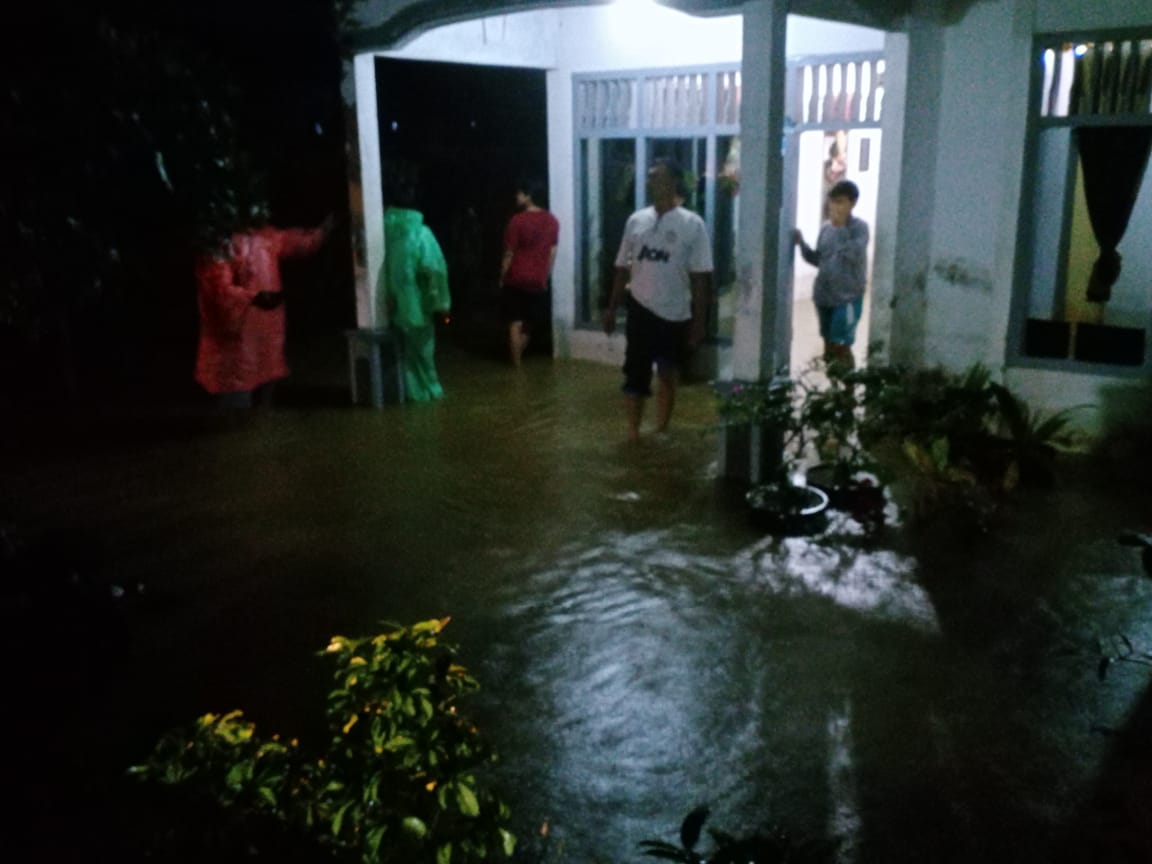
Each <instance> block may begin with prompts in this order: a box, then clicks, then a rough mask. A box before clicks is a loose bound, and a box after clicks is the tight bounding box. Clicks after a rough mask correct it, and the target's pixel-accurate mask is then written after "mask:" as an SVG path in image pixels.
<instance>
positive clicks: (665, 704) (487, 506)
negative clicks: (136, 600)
mask: <svg viewBox="0 0 1152 864" xmlns="http://www.w3.org/2000/svg"><path fill="white" fill-rule="evenodd" d="M442 372H443V377H444V380H445V383H446V387H447V390H448V398H447V399H446V400H445V401H444V402H443V403H439V404H436V405H414V406H404V407H402V408H401V407H397V406H390V407H389V408H387V409H386V410H384V411H381V412H374V411H353V410H350V409H349V408H348V407H347V406H346V405H345V404H340V405H327V406H321V407H313V406H306V405H304V406H294V405H293V404H292V403H291V400H290V399H289V400H288V401H287V404H285V405H284V406H283V407H282V408H281V409H279V410H277V411H275V412H272V413H270V414H268V415H265V416H260V417H257V418H253V420H252V421H251V422H248V423H245V424H241V425H238V426H236V427H235V428H230V429H226V430H215V431H212V432H210V433H205V434H201V435H192V436H184V437H181V438H180V439H178V440H174V441H164V440H158V441H155V442H152V443H150V444H149V445H148V446H141V447H111V448H108V452H103V451H98V456H99V458H91V456H90V454H89V455H85V454H80V455H78V456H75V457H74V458H73V456H70V455H68V454H67V453H53V454H52V457H51V459H49V460H47V461H46V464H33V463H29V464H28V466H26V467H20V468H19V469H17V470H12V471H10V472H9V474H8V476H7V477H6V480H7V481H8V482H10V484H11V486H10V488H12V489H13V490H14V493H16V494H19V496H20V497H19V498H18V500H19V501H20V502H21V503H24V504H26V505H27V506H28V510H29V512H30V513H39V514H40V515H41V516H42V517H43V518H44V519H45V520H51V519H59V518H60V516H61V514H64V515H65V516H66V517H68V518H76V514H83V519H84V520H85V521H86V523H87V524H88V526H89V527H90V528H91V530H92V531H93V533H94V534H96V535H97V536H99V537H101V538H103V539H104V541H105V542H106V544H107V548H109V549H111V550H115V553H116V556H117V560H116V562H115V566H116V569H117V572H118V575H122V576H123V578H124V579H125V580H126V581H128V582H135V581H137V580H139V581H143V582H145V583H146V584H147V585H148V588H149V591H150V593H151V596H152V597H155V598H157V600H156V602H155V604H154V605H153V606H150V607H148V608H147V609H146V613H147V614H146V617H145V618H144V619H143V621H142V623H141V624H140V625H139V631H138V633H137V634H136V635H135V637H134V638H135V639H136V643H135V644H134V646H133V649H132V650H133V651H134V654H133V659H132V664H133V665H131V669H132V670H133V672H132V674H133V675H138V677H139V681H140V682H141V684H140V686H139V687H132V686H129V684H126V685H125V687H124V694H125V697H124V698H123V699H121V700H120V701H116V702H110V703H109V704H110V707H109V712H111V714H110V716H112V717H113V719H114V720H115V724H116V725H117V728H118V730H122V729H128V728H130V727H129V726H128V724H129V723H135V724H137V725H140V726H144V727H149V723H154V724H156V725H159V724H160V722H161V721H163V722H164V723H165V724H167V723H169V722H177V721H183V720H185V719H186V718H189V717H191V716H194V714H195V713H198V712H200V711H204V710H227V709H229V708H231V707H235V706H237V705H242V706H244V707H253V708H256V709H259V710H260V711H263V715H264V716H266V717H272V718H275V719H277V720H285V718H286V719H287V722H288V723H289V725H291V723H292V721H293V720H294V715H295V712H298V711H302V710H304V706H303V703H304V701H305V697H306V695H307V692H308V691H307V687H305V686H302V684H301V682H302V681H303V680H304V678H305V675H304V673H302V672H301V668H302V666H304V664H305V662H306V658H309V657H310V656H311V652H313V651H315V650H316V649H317V648H318V646H322V645H324V644H326V641H327V638H328V636H329V635H330V634H331V633H332V632H345V633H358V632H365V631H367V630H368V629H369V628H371V627H373V626H376V624H377V622H379V621H381V620H393V621H401V622H412V621H415V620H419V619H422V618H427V617H433V616H442V615H451V616H452V617H453V624H452V626H451V628H450V629H449V630H448V632H447V633H446V636H447V637H449V638H450V639H451V640H456V641H459V642H460V644H461V649H462V650H461V660H462V662H464V663H465V664H466V665H467V666H469V667H470V668H471V669H472V670H473V671H474V672H475V673H476V676H477V677H478V679H479V680H480V683H481V687H482V689H481V691H480V693H479V694H478V696H477V700H478V701H477V703H476V710H477V712H478V714H479V716H478V720H479V725H480V727H481V729H482V731H483V732H484V733H485V734H486V735H487V736H488V737H489V738H491V739H492V740H493V742H494V743H495V745H496V747H497V749H498V751H499V752H500V754H501V756H502V760H501V763H500V765H499V769H498V776H497V777H496V779H497V780H498V781H499V783H500V784H501V785H502V787H503V789H504V792H505V795H506V797H507V798H508V799H509V801H510V803H511V804H512V806H513V811H514V814H515V819H516V821H517V824H516V829H517V831H518V833H520V834H521V836H522V838H523V840H524V844H523V845H524V857H523V860H525V861H533V860H540V858H539V855H537V854H536V853H539V852H540V847H541V842H540V841H539V839H536V840H533V839H532V838H533V836H534V832H535V831H536V830H537V829H538V828H539V826H540V825H541V824H543V823H544V822H545V821H546V820H547V822H548V824H549V825H550V842H551V844H552V845H551V852H550V855H549V858H548V860H549V861H564V862H573V864H575V862H594V861H599V862H613V864H618V862H626V861H637V860H641V856H640V855H639V854H638V850H637V845H636V844H637V842H638V841H639V840H641V839H644V838H648V837H655V836H660V837H663V838H664V839H668V840H671V841H674V840H675V837H676V830H677V828H678V825H679V822H680V819H681V818H682V817H683V816H684V815H685V814H686V813H687V812H688V811H689V810H690V809H691V808H693V807H695V806H696V805H698V804H700V803H708V804H710V805H711V806H712V807H713V811H714V816H713V820H712V823H711V824H713V825H715V826H716V827H718V828H722V829H725V830H728V831H731V832H733V833H738V834H739V833H746V832H751V831H753V830H756V829H759V828H763V827H766V826H768V825H770V824H772V823H779V824H781V825H783V826H784V827H786V828H788V829H790V830H791V831H792V832H793V833H795V834H797V835H798V836H801V837H814V838H819V839H829V840H830V841H832V843H833V845H834V846H835V847H836V852H835V855H834V860H838V861H842V862H861V864H900V862H917V864H922V862H943V861H957V862H960V861H964V862H969V861H980V862H983V864H987V862H999V861H1003V862H1013V864H1028V862H1041V861H1044V862H1049V861H1051V860H1052V855H1051V853H1052V850H1053V847H1054V844H1056V843H1057V842H1058V840H1059V838H1060V836H1061V832H1063V831H1065V830H1068V829H1067V826H1068V825H1069V824H1070V823H1072V821H1073V819H1074V816H1075V812H1076V808H1077V807H1078V806H1079V805H1080V804H1081V803H1082V802H1083V801H1084V799H1085V798H1086V796H1087V795H1088V791H1089V789H1090V787H1091V784H1092V783H1093V782H1095V780H1096V778H1097V775H1098V773H1099V771H1100V766H1101V764H1102V763H1103V761H1104V757H1105V755H1106V752H1107V742H1106V741H1104V740H1103V739H1101V738H1100V737H1099V736H1097V737H1093V736H1091V735H1090V734H1089V732H1088V731H1087V730H1089V729H1090V728H1091V726H1092V724H1093V723H1096V722H1100V721H1101V720H1103V722H1105V723H1108V722H1112V723H1119V722H1122V718H1124V717H1125V716H1126V712H1127V711H1128V710H1129V709H1130V708H1131V706H1132V705H1133V704H1134V703H1136V702H1137V700H1138V699H1139V698H1140V694H1141V692H1142V690H1143V684H1142V681H1141V679H1139V678H1137V677H1134V676H1128V677H1125V676H1118V677H1117V678H1116V680H1114V681H1110V682H1109V684H1108V688H1107V689H1101V687H1100V685H1099V682H1097V681H1096V680H1095V676H1094V671H1095V666H1094V664H1093V663H1092V662H1091V659H1090V658H1087V659H1086V658H1085V657H1084V656H1083V655H1082V654H1081V655H1080V656H1075V655H1064V656H1062V657H1057V656H1056V655H1055V653H1054V652H1055V649H1056V648H1057V647H1059V646H1061V645H1064V644H1066V642H1067V641H1068V637H1069V635H1071V636H1072V637H1075V638H1077V639H1080V643H1078V644H1082V643H1086V642H1088V641H1090V639H1091V637H1092V636H1093V635H1094V632H1095V631H1097V630H1102V631H1105V632H1109V633H1114V632H1117V631H1120V632H1128V633H1131V634H1133V635H1138V634H1139V633H1140V632H1141V628H1143V630H1144V631H1145V632H1148V631H1147V628H1148V626H1149V625H1148V622H1149V621H1152V597H1150V592H1149V591H1148V590H1146V585H1145V584H1144V583H1140V582H1139V581H1138V579H1136V578H1135V574H1136V573H1137V572H1138V567H1139V565H1138V562H1137V560H1136V559H1134V558H1132V559H1131V560H1130V559H1129V557H1125V556H1127V553H1128V550H1118V549H1117V548H1116V546H1115V544H1114V542H1113V540H1112V539H1111V538H1112V535H1111V533H1110V532H1112V530H1113V527H1114V525H1115V522H1114V521H1112V520H1113V516H1112V515H1110V513H1109V509H1108V504H1107V502H1102V501H1100V500H1097V499H1093V498H1091V497H1085V496H1082V495H1080V494H1079V493H1078V492H1076V491H1070V492H1067V493H1059V491H1058V492H1057V493H1054V495H1053V496H1049V498H1044V499H1041V500H1039V501H1037V502H1035V503H1034V505H1033V507H1032V511H1031V512H1030V515H1029V514H1025V515H1026V517H1027V518H1024V517H1021V518H1020V519H1019V520H1018V521H1017V522H1015V523H1014V524H1012V525H1011V526H1008V527H1009V528H1010V533H1009V534H1007V535H1006V536H1008V537H1009V539H1007V540H997V539H996V538H995V537H990V538H987V539H985V540H983V541H981V543H979V544H971V545H966V544H965V542H964V541H947V540H946V541H944V542H942V543H941V544H939V547H938V548H937V547H934V546H932V545H931V544H920V545H919V546H917V545H916V544H912V543H909V542H906V541H907V538H904V541H902V542H897V541H898V540H899V539H900V534H899V532H893V535H892V536H889V537H886V538H881V540H880V541H879V542H876V543H869V542H866V541H865V540H864V539H863V538H862V537H861V536H860V532H859V530H858V529H856V528H855V527H854V526H853V525H852V524H851V523H850V521H848V520H846V519H845V518H843V517H836V518H834V519H833V520H832V521H831V524H830V525H829V528H828V531H827V532H826V533H825V534H824V535H823V536H821V537H819V538H787V539H775V538H771V537H766V536H764V535H763V534H761V533H759V532H757V531H755V530H754V529H753V528H752V527H751V526H750V525H749V524H748V523H747V521H746V519H745V516H744V513H743V511H742V510H741V509H740V508H739V506H737V505H736V504H735V503H733V496H731V495H729V494H727V493H726V492H725V491H724V490H723V489H721V488H719V485H718V483H717V481H716V479H715V475H716V465H715V455H716V453H715V436H714V425H713V424H714V422H715V418H714V415H713V411H712V404H711V393H710V391H709V389H708V388H707V386H706V385H696V386H695V387H686V388H684V390H683V391H682V393H681V401H680V403H679V404H678V406H677V417H676V422H675V424H674V427H673V429H672V431H671V433H670V434H669V435H666V436H646V437H645V440H644V441H643V442H642V443H641V445H640V446H639V447H629V446H627V445H626V444H624V443H623V437H624V421H623V414H622V410H621V409H622V406H621V405H620V402H619V399H618V397H617V396H616V388H617V386H618V383H619V376H618V373H617V371H616V370H614V369H606V368H603V367H597V366H592V365H589V364H580V363H567V364H565V363H557V364H549V363H546V362H541V363H529V364H527V365H526V367H525V369H524V370H522V373H523V374H515V373H513V372H512V371H511V370H509V369H506V368H503V367H499V368H494V367H492V366H486V365H485V364H483V363H482V362H479V361H469V360H467V359H465V360H464V361H463V362H461V361H459V360H457V361H455V362H454V361H453V358H452V357H451V356H449V357H446V358H445V364H444V368H443V370H442ZM289 396H290V393H289ZM94 449H95V448H94ZM738 499H739V496H736V501H737V502H738ZM1101 537H1103V538H1104V539H1103V540H1102V539H1100V538H1101ZM1053 538H1059V543H1054V542H1053ZM913 548H917V549H918V551H917V553H916V554H913V552H912V551H910V550H912V549H913ZM925 550H927V551H928V552H930V553H931V555H930V556H929V557H928V558H927V559H926V558H924V556H923V553H924V551H925ZM916 555H920V556H921V557H920V558H917V557H916ZM1080 637H1084V638H1082V639H1081V638H1080ZM157 658H164V668H163V670H162V674H157V673H156V670H155V669H154V668H153V666H154V665H155V664H156V663H157ZM302 658H303V659H302ZM144 682H146V683H144ZM141 718H143V719H141ZM108 722H109V723H110V724H112V722H113V721H112V720H109V721H108ZM132 728H135V727H132ZM151 731H152V730H151V728H150V727H149V733H151ZM92 734H93V736H95V735H96V734H97V732H93V733H92ZM118 734H121V735H124V734H126V733H124V732H118ZM131 743H132V745H133V746H138V743H139V742H136V741H134V742H131ZM133 755H134V756H136V755H138V754H136V753H135V752H134V753H133ZM561 846H563V849H564V855H563V856H561V855H560V854H559V851H560V847H561ZM534 855H535V856H536V857H535V858H534V857H533V856H534Z"/></svg>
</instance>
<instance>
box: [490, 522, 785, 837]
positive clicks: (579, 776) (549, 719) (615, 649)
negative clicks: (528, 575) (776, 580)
mask: <svg viewBox="0 0 1152 864" xmlns="http://www.w3.org/2000/svg"><path fill="white" fill-rule="evenodd" d="M727 572H728V562H727V561H722V560H719V559H717V558H716V557H711V556H704V555H696V554H693V552H692V551H691V550H690V549H686V548H685V544H684V543H683V542H682V541H681V539H680V538H677V537H676V536H675V534H674V532H667V531H642V532H636V533H624V532H613V533H610V534H601V535H598V536H596V537H592V538H589V542H588V543H587V544H579V545H573V546H571V547H569V548H568V549H567V550H565V552H564V553H563V554H562V555H561V556H560V558H559V559H558V560H555V561H554V562H553V563H552V564H551V565H550V566H549V567H548V569H547V570H544V571H543V572H540V573H538V574H536V575H535V576H534V577H532V587H531V588H530V589H529V591H528V595H527V596H526V597H525V598H524V599H521V600H520V601H518V602H515V603H513V604H512V610H511V611H512V616H513V618H514V620H516V621H517V622H519V623H518V624H517V627H516V630H517V639H516V641H517V644H518V646H519V648H520V649H521V650H523V651H526V652H527V653H528V654H529V656H531V658H532V662H531V664H529V665H528V666H527V667H526V668H524V669H523V670H522V671H521V672H520V673H519V674H521V675H524V676H527V678H528V679H529V681H528V682H527V684H528V686H529V687H530V689H531V691H532V692H534V693H536V694H538V698H539V701H538V702H537V703H536V706H535V707H534V708H533V711H534V712H535V714H536V717H537V720H536V723H537V724H538V725H539V727H540V728H547V729H548V730H549V741H548V745H547V752H548V770H549V772H550V773H551V774H552V776H553V778H554V779H553V782H552V783H551V784H548V789H549V790H550V789H551V788H553V787H554V788H563V789H564V798H563V800H556V801H554V802H539V803H540V804H545V803H548V804H554V805H555V806H558V807H564V808H565V809H567V810H569V811H572V812H585V813H597V812H601V813H605V814H606V815H607V814H608V813H611V818H612V819H613V821H614V824H615V825H616V826H617V829H616V830H620V823H621V821H627V819H629V818H633V819H635V818H637V817H636V814H637V813H644V812H646V813H653V812H661V813H664V811H666V810H667V811H672V812H676V811H677V810H678V808H679V807H680V806H681V805H680V802H679V801H677V802H676V803H675V804H669V797H668V796H669V794H670V793H672V791H673V790H678V789H683V788H690V787H692V786H693V785H694V784H698V783H700V782H702V781H703V782H705V783H708V782H710V781H709V779H708V777H709V774H710V772H713V771H723V772H728V771H730V766H731V765H733V764H737V765H738V764H744V763H745V762H747V761H748V760H749V759H751V758H753V757H754V755H755V754H756V753H757V752H758V751H759V750H760V749H761V748H762V747H763V740H762V735H763V718H762V715H761V712H762V707H761V704H762V700H763V698H764V697H763V692H762V688H763V682H762V681H761V680H760V679H759V678H756V677H753V678H752V679H751V680H749V677H748V676H747V674H746V669H745V668H744V667H743V666H742V664H741V662H740V657H741V655H742V654H743V653H744V652H746V651H747V649H748V646H747V645H746V644H743V643H742V642H741V641H740V640H738V639H735V638H733V633H732V632H731V631H730V629H729V627H728V626H726V622H725V620H724V618H723V616H716V613H715V611H714V610H713V609H711V608H710V601H709V596H710V592H709V591H706V590H705V589H706V588H708V587H710V586H713V585H715V586H717V587H718V588H719V589H720V590H719V591H717V594H720V593H722V592H723V583H724V579H725V575H726V573H727ZM742 590H745V591H746V590H747V588H746V586H744V588H743V589H742ZM717 745H721V746H720V752H715V751H711V755H712V758H711V759H704V762H705V764H704V765H701V764H700V762H701V758H702V757H701V752H702V748H704V749H705V750H708V748H709V747H715V746H717ZM725 776H727V775H725ZM715 784H716V786H717V788H722V786H723V781H722V779H721V778H717V779H716V780H715ZM544 794H548V791H545V792H544ZM664 815H667V814H666V813H664ZM637 826H638V827H637V830H638V831H643V832H644V833H650V832H651V827H650V824H649V823H647V822H640V823H637ZM554 827H557V828H559V827H560V826H559V824H558V823H557V824H556V825H555V826H554ZM565 827H566V828H568V829H569V830H579V826H578V825H577V824H569V825H566V826H565ZM625 833H626V832H625ZM644 833H642V834H641V835H640V836H644ZM569 839H570V840H571V841H572V842H573V843H582V842H586V843H588V844H593V843H599V844H602V843H603V838H594V837H591V836H590V837H587V838H582V839H581V838H577V837H574V836H573V837H570V838H569ZM626 851H627V850H621V853H622V854H623V853H624V852H626ZM608 860H618V859H616V858H610V859H608Z"/></svg>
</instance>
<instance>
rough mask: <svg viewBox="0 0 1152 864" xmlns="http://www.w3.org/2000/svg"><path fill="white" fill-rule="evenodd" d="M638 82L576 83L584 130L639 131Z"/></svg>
mask: <svg viewBox="0 0 1152 864" xmlns="http://www.w3.org/2000/svg"><path fill="white" fill-rule="evenodd" d="M637 84H638V82H637V79H636V78H633V77H629V78H599V79H595V78H593V79H583V80H579V81H577V83H576V102H577V125H578V127H579V128H580V129H585V130H588V129H635V128H636V125H637V122H636V121H637V116H636V115H637V111H636V101H637V100H636V89H637Z"/></svg>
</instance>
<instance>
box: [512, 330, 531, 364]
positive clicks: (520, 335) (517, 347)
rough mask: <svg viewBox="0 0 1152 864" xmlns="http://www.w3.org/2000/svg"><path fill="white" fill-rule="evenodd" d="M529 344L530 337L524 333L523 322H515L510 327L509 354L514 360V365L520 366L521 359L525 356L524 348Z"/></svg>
mask: <svg viewBox="0 0 1152 864" xmlns="http://www.w3.org/2000/svg"><path fill="white" fill-rule="evenodd" d="M527 344H528V335H527V334H526V333H525V332H524V322H523V321H513V322H512V323H511V324H509V325H508V354H509V356H510V357H511V358H512V365H513V366H519V365H520V358H521V357H523V356H524V347H525V346H526V345H527Z"/></svg>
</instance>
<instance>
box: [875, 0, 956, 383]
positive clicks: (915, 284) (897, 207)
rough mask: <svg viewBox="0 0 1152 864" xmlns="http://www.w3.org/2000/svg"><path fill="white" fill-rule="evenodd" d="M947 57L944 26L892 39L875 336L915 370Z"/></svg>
mask: <svg viewBox="0 0 1152 864" xmlns="http://www.w3.org/2000/svg"><path fill="white" fill-rule="evenodd" d="M943 54H944V32H943V27H942V26H941V25H940V24H939V23H937V21H936V20H933V19H932V18H930V17H923V18H922V17H909V19H908V20H907V25H906V29H905V32H903V33H890V34H888V37H887V39H886V41H885V46H884V58H885V61H886V63H887V69H886V72H885V95H884V110H883V119H882V121H881V128H882V131H883V140H884V146H883V149H882V151H881V156H880V159H881V163H880V176H881V178H882V180H881V189H880V197H879V201H878V202H877V210H876V225H875V226H874V228H873V230H874V231H875V235H876V252H875V259H874V262H873V274H872V285H873V296H872V334H873V338H879V339H883V340H884V341H885V350H884V352H883V353H884V355H885V357H886V359H888V360H890V361H893V362H898V363H906V364H909V365H912V366H918V365H921V364H923V362H924V357H925V348H926V346H925V320H926V309H927V299H926V291H927V280H928V270H929V262H930V260H931V255H932V225H933V224H934V217H935V212H936V175H937V170H938V166H937V161H938V155H937V154H938V150H939V139H940V91H941V76H942V74H943V70H942V60H941V58H942V56H943ZM909 70H915V74H909Z"/></svg>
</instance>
